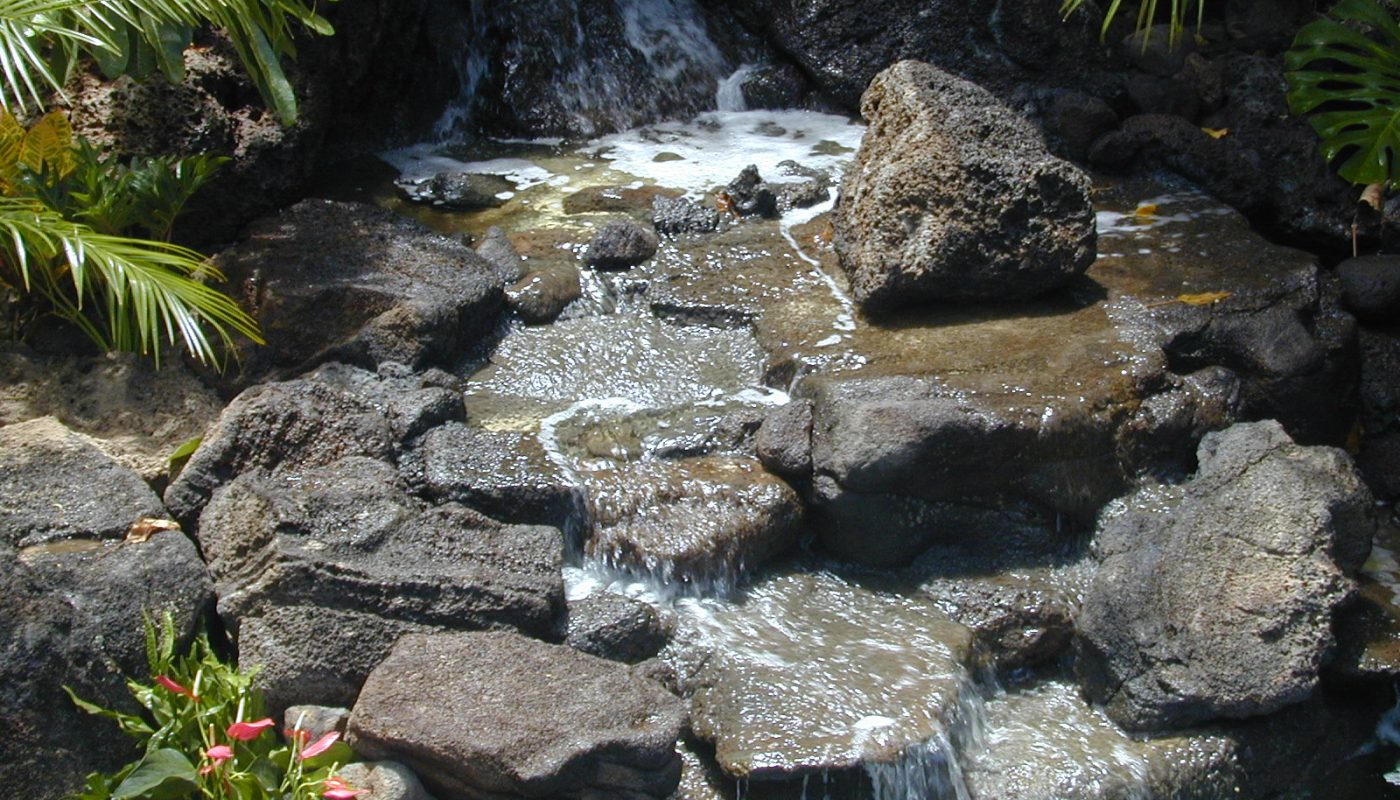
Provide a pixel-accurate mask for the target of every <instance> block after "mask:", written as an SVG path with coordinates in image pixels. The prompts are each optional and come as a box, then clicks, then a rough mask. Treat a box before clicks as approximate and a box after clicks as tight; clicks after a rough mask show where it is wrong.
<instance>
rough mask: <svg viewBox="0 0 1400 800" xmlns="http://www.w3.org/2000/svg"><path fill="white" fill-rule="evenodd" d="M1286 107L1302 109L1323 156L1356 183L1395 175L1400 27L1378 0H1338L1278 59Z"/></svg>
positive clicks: (1399, 140)
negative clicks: (1285, 88)
mask: <svg viewBox="0 0 1400 800" xmlns="http://www.w3.org/2000/svg"><path fill="white" fill-rule="evenodd" d="M1284 65H1285V69H1286V70H1287V72H1286V76H1287V79H1288V105H1289V108H1290V109H1292V111H1293V113H1295V114H1307V115H1308V121H1309V122H1311V123H1312V126H1313V129H1314V130H1316V131H1317V134H1318V136H1319V137H1320V138H1321V139H1322V144H1321V149H1322V154H1323V156H1324V157H1325V158H1326V159H1327V160H1328V161H1329V162H1331V163H1332V164H1333V165H1334V166H1336V168H1337V172H1338V174H1340V175H1341V176H1342V177H1343V178H1345V179H1346V180H1348V181H1351V182H1352V183H1355V184H1362V185H1365V184H1371V183H1384V182H1393V181H1395V180H1396V178H1397V177H1400V26H1397V25H1396V22H1395V19H1394V17H1393V15H1392V13H1391V11H1390V10H1389V8H1388V7H1386V6H1383V5H1382V4H1381V3H1379V2H1377V0H1342V2H1340V3H1338V4H1337V5H1336V6H1334V7H1333V8H1332V10H1331V11H1330V12H1329V13H1328V17H1327V18H1325V19H1320V20H1317V21H1315V22H1312V23H1309V24H1308V25H1306V26H1304V27H1303V28H1302V29H1301V30H1300V31H1298V35H1297V36H1296V37H1294V40H1293V47H1292V48H1291V49H1290V50H1289V51H1288V53H1287V55H1286V56H1285V57H1284Z"/></svg>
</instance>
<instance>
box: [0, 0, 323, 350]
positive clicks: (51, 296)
mask: <svg viewBox="0 0 1400 800" xmlns="http://www.w3.org/2000/svg"><path fill="white" fill-rule="evenodd" d="M203 24H209V25H213V26H215V27H217V28H219V29H221V30H223V31H224V32H225V34H227V36H228V37H229V40H230V41H231V42H232V43H233V46H234V48H235V50H237V52H238V55H239V58H240V59H241V60H242V62H243V65H244V67H245V69H246V70H247V72H248V75H249V76H250V77H251V79H252V81H253V83H254V85H256V86H257V88H258V91H259V93H260V94H261V95H262V97H263V99H264V101H265V102H266V103H267V104H268V105H269V106H270V107H271V108H272V109H273V110H274V111H275V112H276V113H277V114H278V116H279V117H280V119H281V120H282V122H283V123H284V124H290V123H291V122H293V121H294V120H295V119H296V114H297V104H296V96H295V94H294V93H293V91H292V87H291V83H290V82H289V81H288V80H287V76H286V74H285V73H284V72H283V70H282V66H281V59H282V58H284V57H291V56H295V53H296V51H295V46H294V42H293V38H292V34H293V26H294V24H297V25H301V26H304V27H306V28H309V29H310V30H312V31H314V32H316V33H320V34H325V35H328V34H330V33H332V32H333V31H332V29H331V26H330V24H329V23H328V22H327V21H326V20H325V19H324V18H323V17H321V16H320V15H319V14H317V13H316V12H315V10H314V9H313V8H312V7H311V6H310V5H307V4H306V3H305V2H303V0H0V107H3V108H4V109H5V110H6V113H5V115H4V118H3V119H0V303H2V304H3V305H5V306H8V307H9V310H10V311H11V312H12V313H11V318H10V319H9V320H8V322H7V324H6V327H8V328H9V332H10V333H11V335H16V334H22V333H23V332H24V331H25V330H26V329H28V327H29V326H30V325H31V324H32V323H33V322H35V321H36V320H37V319H38V318H40V317H42V316H44V315H49V314H52V315H56V316H58V317H60V318H62V319H65V320H67V321H69V322H71V323H73V324H75V325H77V326H78V327H79V328H80V329H81V330H82V331H83V332H84V333H85V334H87V336H88V337H89V338H90V339H92V340H93V341H94V342H96V343H97V344H98V345H99V346H100V347H102V348H103V349H109V350H110V349H120V350H135V351H138V352H142V353H149V354H151V355H153V356H155V357H156V359H157V361H158V360H159V357H160V348H161V340H162V338H164V340H165V341H168V342H170V343H171V344H174V343H175V341H176V340H177V338H178V339H179V340H180V341H182V342H183V343H184V345H185V348H186V349H187V350H188V351H189V353H190V354H191V355H192V356H194V357H195V358H197V359H199V360H200V361H201V362H204V363H209V364H214V365H216V366H219V365H220V355H221V350H220V349H219V348H217V347H215V345H214V342H213V341H211V333H210V332H211V331H212V336H213V338H214V339H215V340H219V341H221V342H222V343H223V344H224V345H225V346H226V345H227V344H228V343H229V342H230V341H231V337H232V334H233V333H239V334H242V335H244V336H247V337H248V338H250V339H252V340H253V341H256V342H261V339H260V338H259V336H258V332H257V327H256V325H255V323H254V322H253V320H252V319H251V318H249V317H248V316H247V315H246V314H244V313H243V311H242V310H240V309H239V308H238V306H237V304H235V303H234V302H233V301H232V300H230V299H229V298H228V297H227V296H225V295H223V294H222V293H220V292H218V291H216V290H214V289H212V288H210V287H209V286H208V285H206V283H205V281H206V280H207V279H218V278H220V276H219V275H218V273H217V272H216V271H215V270H213V269H212V268H211V267H209V266H208V265H207V264H206V263H205V259H204V258H203V256H201V255H200V254H198V253H196V252H194V251H192V250H189V249H187V248H184V247H179V246H177V245H173V244H170V243H169V242H168V238H169V235H170V226H171V223H172V222H173V220H174V218H175V215H176V214H178V213H179V210H180V208H181V207H182V206H183V205H184V203H185V201H186V200H187V199H188V198H189V196H190V194H192V193H193V192H194V190H195V189H197V188H198V187H199V186H200V185H201V184H203V183H204V182H205V181H206V180H207V179H208V177H209V175H210V174H211V173H212V171H213V169H214V168H215V167H217V166H218V163H219V160H218V159H214V158H210V157H207V156H196V157H194V158H191V159H178V160H177V159H147V160H138V161H133V162H132V163H131V164H129V165H125V164H120V163H118V162H117V161H116V160H114V159H112V158H110V157H107V158H104V157H101V156H99V155H98V154H97V153H96V152H95V151H93V150H92V148H90V147H88V146H87V145H86V144H83V143H75V142H74V141H73V139H72V132H71V130H70V129H69V127H68V124H67V120H66V119H65V118H63V117H62V116H61V115H55V114H49V115H47V116H44V117H43V118H41V119H40V120H39V121H38V122H36V123H35V124H34V125H33V126H32V127H30V128H29V129H28V130H25V128H24V127H23V126H21V125H20V124H19V123H18V122H17V121H16V120H15V119H14V118H13V117H12V116H10V114H9V113H8V112H9V110H10V109H16V110H18V111H19V112H21V113H30V112H33V111H36V110H37V111H42V110H43V109H44V106H45V103H46V98H47V97H49V96H51V95H53V94H57V95H60V96H62V94H63V86H64V85H65V84H66V83H67V81H68V79H69V78H71V77H72V75H73V72H74V70H75V69H77V67H78V65H79V62H80V60H81V59H82V58H84V57H90V58H92V59H93V61H94V62H96V64H97V65H98V67H99V68H100V69H101V70H102V71H103V72H104V73H105V74H106V75H107V76H108V77H116V76H117V75H122V74H127V75H132V76H134V77H137V78H140V77H144V76H146V75H149V74H151V73H153V72H154V71H156V70H159V71H161V72H162V73H164V75H165V77H166V78H167V79H168V80H170V81H172V82H178V81H179V80H181V79H183V76H184V55H183V53H184V49H185V47H186V46H188V45H189V44H190V42H191V40H192V37H193V34H194V30H195V27H196V26H199V25H203Z"/></svg>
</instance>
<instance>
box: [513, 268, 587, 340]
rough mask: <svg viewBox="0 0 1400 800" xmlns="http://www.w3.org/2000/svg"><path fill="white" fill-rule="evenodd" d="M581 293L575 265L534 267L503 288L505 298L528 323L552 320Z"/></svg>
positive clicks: (536, 323) (535, 323) (534, 323)
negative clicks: (509, 285)
mask: <svg viewBox="0 0 1400 800" xmlns="http://www.w3.org/2000/svg"><path fill="white" fill-rule="evenodd" d="M581 296H583V287H582V285H581V284H580V283H579V274H578V267H575V266H574V265H573V264H549V265H546V266H544V267H541V268H540V269H537V270H533V271H531V272H529V273H528V274H526V275H525V277H523V278H521V279H520V280H519V281H516V282H515V283H514V284H512V285H511V287H510V288H508V289H506V300H507V302H508V303H509V305H510V307H511V308H513V309H515V313H517V314H519V315H520V318H521V319H523V320H525V321H526V322H528V323H530V324H531V325H539V324H542V323H545V322H553V321H554V320H555V318H556V317H558V316H559V315H560V314H561V313H562V312H563V311H564V308H565V307H567V306H568V305H569V304H570V303H572V302H573V301H575V300H577V299H579V297H581Z"/></svg>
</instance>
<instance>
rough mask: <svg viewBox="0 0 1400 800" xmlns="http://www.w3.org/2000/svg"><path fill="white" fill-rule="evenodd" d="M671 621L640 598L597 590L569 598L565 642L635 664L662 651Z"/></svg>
mask: <svg viewBox="0 0 1400 800" xmlns="http://www.w3.org/2000/svg"><path fill="white" fill-rule="evenodd" d="M670 638H671V625H670V624H669V622H668V620H666V619H664V618H663V617H662V616H661V615H660V614H658V613H657V612H656V609H654V608H652V607H651V606H649V605H647V604H646V603H643V602H642V601H640V600H633V599H632V598H630V597H623V596H622V595H616V594H609V593H607V592H597V593H594V594H591V595H589V596H588V597H584V598H582V599H580V600H571V601H570V602H569V632H568V636H567V637H566V638H565V640H564V641H565V643H566V644H567V645H569V646H570V647H572V648H574V649H576V650H582V651H583V652H585V653H588V654H589V655H595V656H598V657H599V658H608V659H612V660H613V661H622V662H624V663H627V664H636V663H638V662H640V661H645V660H646V659H648V658H651V657H652V656H654V655H656V654H657V653H658V652H660V651H661V648H663V647H665V646H666V642H667V640H669V639H670Z"/></svg>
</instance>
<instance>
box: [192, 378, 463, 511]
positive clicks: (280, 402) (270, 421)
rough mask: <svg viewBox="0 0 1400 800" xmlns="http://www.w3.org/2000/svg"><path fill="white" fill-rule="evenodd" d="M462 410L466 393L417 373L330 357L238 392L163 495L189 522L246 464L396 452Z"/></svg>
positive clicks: (274, 467) (265, 466) (320, 461)
mask: <svg viewBox="0 0 1400 800" xmlns="http://www.w3.org/2000/svg"><path fill="white" fill-rule="evenodd" d="M464 413H465V412H464V410H463V407H462V398H461V395H460V394H458V393H455V392H452V391H450V390H448V389H444V388H441V387H437V386H425V385H424V383H423V381H422V380H420V379H419V378H416V377H410V376H402V375H400V376H386V375H376V374H375V373H372V372H366V371H364V370H361V369H357V368H355V367H348V366H346V365H344V364H327V365H325V366H323V367H321V368H320V369H317V370H316V371H315V372H313V373H311V374H310V375H307V376H305V377H303V378H297V379H295V380H291V381H284V382H281V383H267V384H261V385H259V386H255V387H253V388H251V389H248V390H247V391H245V392H243V393H242V394H240V395H239V396H238V397H236V398H235V399H234V401H233V402H232V403H230V404H229V405H228V407H227V408H226V409H224V413H223V414H222V415H221V416H220V417H219V419H218V421H217V422H216V423H214V425H213V426H212V427H211V428H210V429H209V432H208V433H207V434H206V435H205V437H204V440H203V442H202V443H201V444H200V446H199V449H198V450H196V451H195V453H194V455H192V456H191V457H190V460H189V462H188V463H187V464H186V465H185V468H184V470H183V471H181V473H180V475H179V477H178V478H177V479H176V480H175V481H174V482H173V483H171V485H170V487H169V488H168V489H166V491H165V500H166V503H167V504H168V506H169V508H170V510H171V512H172V513H173V514H175V515H176V518H177V519H179V520H180V521H181V522H183V523H185V525H186V529H187V530H191V529H193V527H194V525H195V523H196V522H197V520H198V517H199V511H200V509H201V508H203V507H204V504H205V503H206V502H207V501H208V499H209V496H210V495H211V494H212V493H213V492H214V490H215V489H217V488H218V487H219V486H222V485H223V484H225V483H228V482H229V481H232V480H233V479H234V478H236V477H237V476H239V475H241V474H242V473H244V472H247V471H252V470H271V471H274V472H276V471H278V470H290V469H299V468H302V467H310V466H325V465H327V464H330V463H332V462H334V461H337V460H339V459H341V458H345V457H347V456H366V457H368V458H374V459H380V460H385V459H389V460H392V459H393V458H394V457H395V455H396V453H397V451H398V448H399V447H400V446H401V443H403V442H405V441H407V440H409V439H411V438H414V437H417V436H419V435H421V434H423V433H425V432H426V431H428V430H429V429H430V428H434V427H437V426H438V425H441V424H443V423H445V422H448V421H450V420H460V419H462V417H463V415H464Z"/></svg>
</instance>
